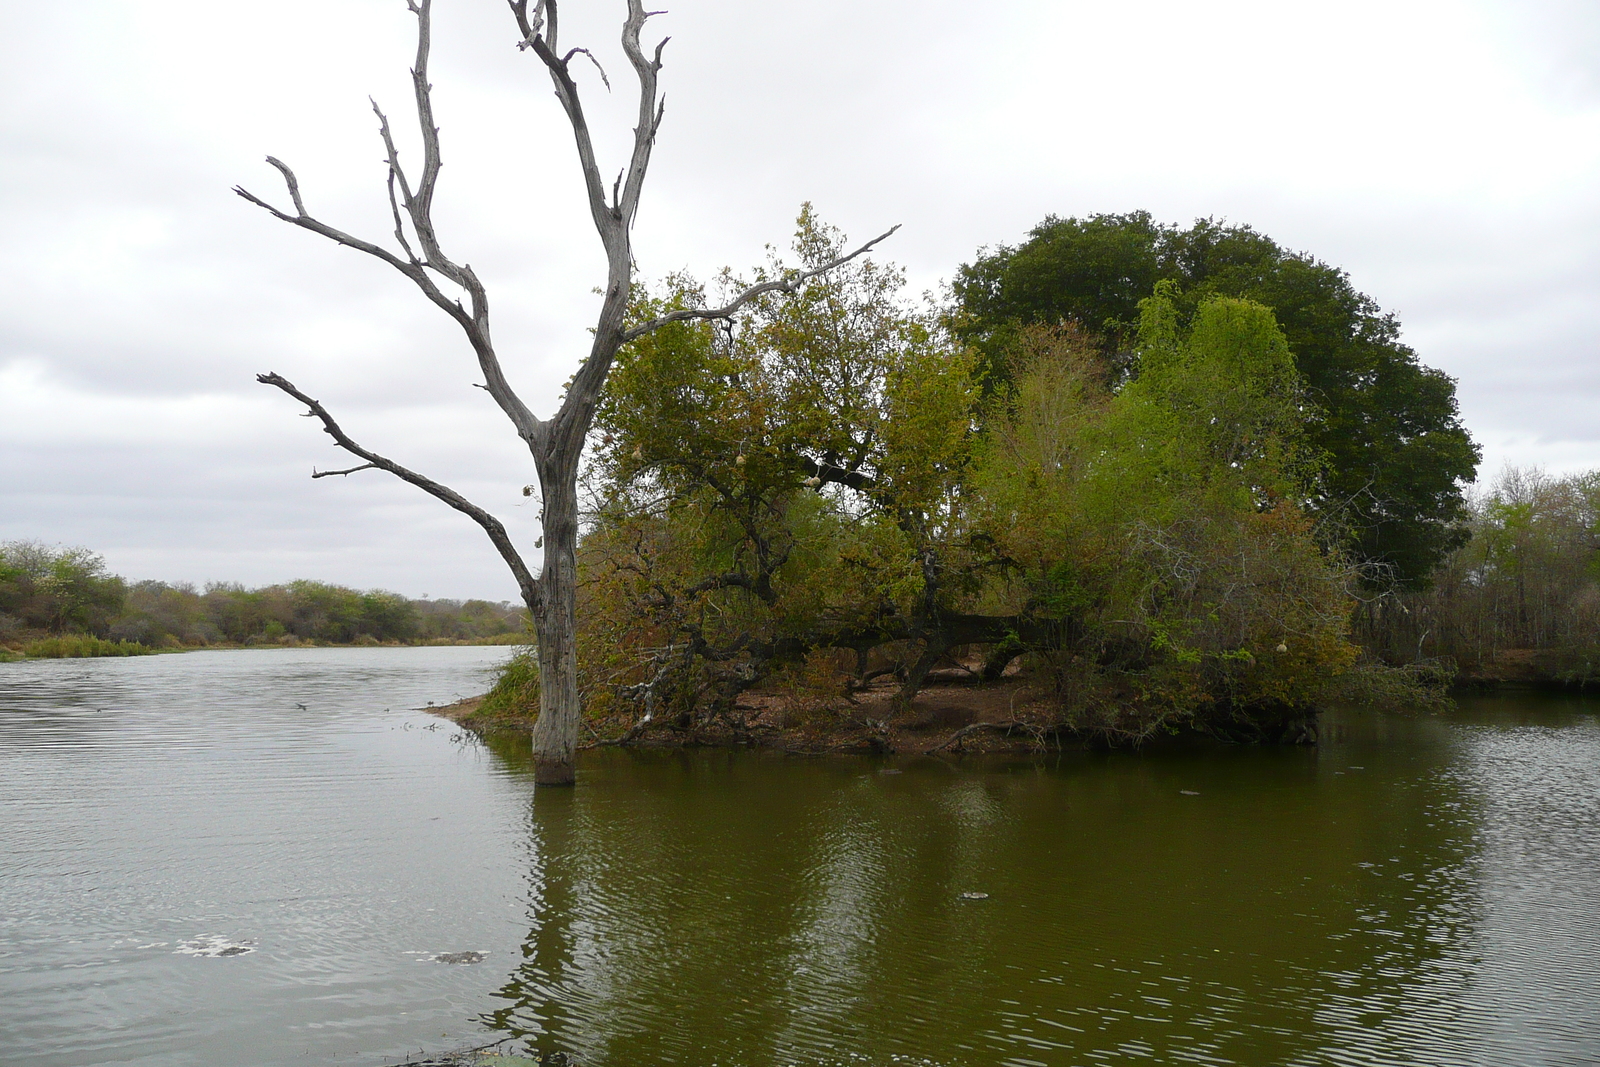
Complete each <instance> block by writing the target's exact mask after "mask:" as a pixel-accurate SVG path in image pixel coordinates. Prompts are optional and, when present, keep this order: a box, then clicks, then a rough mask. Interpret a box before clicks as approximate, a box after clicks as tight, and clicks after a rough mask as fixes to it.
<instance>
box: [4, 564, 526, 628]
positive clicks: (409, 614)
mask: <svg viewBox="0 0 1600 1067" xmlns="http://www.w3.org/2000/svg"><path fill="white" fill-rule="evenodd" d="M525 620H526V612H525V611H524V610H523V609H522V608H521V607H520V606H513V605H511V604H508V603H504V602H502V603H491V602H489V601H485V600H465V601H458V600H411V599H408V598H406V597H404V596H401V595H400V594H398V593H391V592H387V591H384V590H379V589H373V590H366V591H362V590H357V589H349V588H346V587H344V586H339V585H332V584H329V583H326V582H317V581H309V580H300V581H293V582H287V583H280V584H275V585H268V586H262V587H260V588H256V589H247V588H245V587H244V586H243V585H240V584H238V583H230V582H212V583H208V584H206V585H205V586H204V587H196V586H194V585H192V584H189V583H182V582H180V583H168V582H160V581H140V582H132V583H130V582H128V581H127V580H126V579H124V578H122V577H121V576H119V575H115V574H112V573H110V572H109V571H108V570H107V568H106V565H105V560H104V559H103V558H102V557H100V556H98V555H96V554H95V553H93V552H92V551H90V550H88V549H86V548H76V547H73V548H60V547H50V546H47V545H44V544H41V543H39V542H36V541H11V542H7V543H4V544H0V645H5V646H7V647H9V648H11V649H12V650H13V651H22V652H26V653H27V654H28V655H31V656H41V657H43V656H90V655H126V654H131V653H130V651H129V650H130V649H164V648H165V649H177V648H203V647H209V646H215V645H224V646H254V645H296V644H340V645H343V644H394V643H398V644H427V643H455V642H459V641H465V642H492V643H497V644H500V643H505V644H510V643H515V642H517V641H520V640H522V639H523V637H524V635H525V633H526V622H525Z"/></svg>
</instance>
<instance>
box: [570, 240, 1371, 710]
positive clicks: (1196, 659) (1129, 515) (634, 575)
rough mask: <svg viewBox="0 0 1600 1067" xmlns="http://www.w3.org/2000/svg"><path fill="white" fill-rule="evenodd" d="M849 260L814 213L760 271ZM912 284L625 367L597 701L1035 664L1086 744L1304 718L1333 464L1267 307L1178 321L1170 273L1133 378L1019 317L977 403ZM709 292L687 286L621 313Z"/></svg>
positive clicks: (712, 337)
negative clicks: (846, 670)
mask: <svg viewBox="0 0 1600 1067" xmlns="http://www.w3.org/2000/svg"><path fill="white" fill-rule="evenodd" d="M842 244H843V238H842V237H841V236H840V235H838V234H837V233H836V232H835V231H832V230H831V229H829V228H828V227H825V226H823V225H821V224H820V223H818V222H817V220H816V219H815V218H814V217H813V216H812V215H811V213H810V212H809V210H807V211H806V212H805V213H803V214H802V216H801V219H800V224H799V230H798V233H797V237H796V245H795V251H796V257H797V259H798V261H799V262H798V266H797V267H788V266H785V265H784V264H783V263H780V262H773V263H771V264H769V265H768V267H767V268H766V269H765V271H764V272H762V273H761V274H758V275H757V280H759V279H760V278H762V277H771V276H780V277H781V276H782V275H783V273H784V272H785V271H793V270H797V269H803V268H804V267H806V266H807V265H808V264H809V263H811V262H813V261H824V262H825V261H828V260H829V259H830V258H832V257H833V256H834V255H835V254H836V249H837V248H839V247H842ZM724 284H725V285H727V286H729V287H734V286H745V285H747V284H748V281H747V280H744V279H734V278H725V279H724ZM900 288H901V282H900V276H899V273H898V272H897V271H894V270H893V269H891V268H885V267H881V266H878V265H874V264H872V263H870V262H859V263H854V264H850V265H847V266H846V267H843V268H841V269H839V270H838V271H835V272H833V273H832V274H830V275H829V276H828V277H827V278H824V279H819V280H817V281H814V282H812V283H810V284H808V285H806V286H805V287H803V288H802V289H801V291H800V292H799V293H798V294H797V295H796V298H795V299H794V300H791V301H784V302H782V303H773V304H771V305H767V304H763V303H757V304H755V305H753V306H752V307H751V309H750V312H749V314H748V315H747V316H745V317H744V318H743V319H742V321H741V322H740V323H739V324H738V325H737V327H736V328H733V329H713V328H712V327H711V326H709V325H706V324H695V323H687V322H684V323H675V324H673V325H670V326H668V327H666V328H664V329H662V330H659V331H657V332H656V333H655V334H654V335H652V336H651V337H650V338H648V339H642V340H641V341H640V342H639V343H637V344H635V345H634V346H632V347H631V348H630V349H628V350H627V351H626V352H625V353H624V354H623V355H622V357H621V358H620V359H619V361H618V364H617V366H616V368H615V369H614V371H613V375H612V378H611V380H610V383H609V385H608V389H607V393H606V395H605V397H604V399H603V402H602V405H601V408H600V410H599V412H598V413H597V422H596V425H597V427H598V428H599V431H600V433H601V438H600V442H599V447H598V449H597V464H596V467H595V471H594V474H595V483H594V485H593V486H592V488H593V490H594V493H595V499H596V505H595V509H594V515H595V519H594V522H593V525H592V526H591V528H590V531H589V533H588V535H587V536H586V538H585V541H584V543H583V550H582V553H581V557H580V558H581V564H582V575H583V582H582V586H583V589H584V591H585V592H584V596H585V599H584V602H583V607H584V610H583V612H582V617H583V618H584V619H585V620H586V621H585V632H584V635H583V638H582V640H583V646H582V647H583V648H584V653H585V655H584V659H585V662H587V663H589V664H591V667H590V668H589V669H588V671H587V672H586V677H585V686H586V690H587V693H588V699H589V701H590V707H591V710H592V711H595V712H598V713H600V714H605V713H606V712H608V711H611V710H614V709H619V708H620V709H621V710H624V711H626V712H627V713H629V714H631V715H633V717H634V723H635V726H634V729H636V730H637V729H641V728H644V727H646V726H648V724H649V723H650V722H652V721H655V720H658V719H659V718H661V717H667V716H670V717H673V718H675V719H676V720H677V721H678V722H680V723H681V724H683V725H689V724H690V723H691V722H692V721H693V719H694V717H695V716H697V715H700V716H705V717H706V718H716V717H718V716H720V715H722V714H723V713H724V712H727V711H729V710H730V709H732V708H733V706H734V699H733V698H734V697H735V696H737V694H738V693H739V692H740V691H741V690H742V689H744V688H746V687H748V686H750V685H752V684H754V683H756V682H758V681H760V680H761V679H763V678H765V677H769V676H770V675H771V674H772V672H773V671H775V670H779V669H783V670H794V671H796V672H798V673H797V675H796V676H797V677H800V676H802V675H805V674H806V672H807V671H809V669H810V668H809V664H810V663H811V659H810V658H808V657H815V656H816V655H818V654H821V653H822V652H823V651H825V650H827V649H849V650H854V651H855V652H856V654H857V659H856V672H857V676H858V677H864V676H865V675H866V674H867V673H868V670H867V668H868V666H869V662H870V661H869V658H868V654H869V653H872V654H874V655H875V656H876V658H877V660H878V661H879V662H883V661H884V660H888V661H889V662H890V663H892V664H894V665H895V666H896V669H897V670H898V671H899V672H900V673H901V674H902V675H903V678H904V683H903V686H902V690H901V695H902V697H903V698H909V697H910V696H911V695H913V694H914V693H915V691H916V689H917V687H918V685H919V684H920V682H921V679H922V677H923V676H924V675H925V673H926V671H927V670H928V669H929V668H930V667H931V666H932V665H933V663H934V662H935V661H936V660H937V659H939V658H940V657H941V656H943V655H945V654H946V653H948V652H949V651H950V650H951V649H952V648H954V647H956V646H970V645H982V646H987V647H988V648H989V649H990V650H991V655H990V666H991V669H992V670H997V669H999V668H1001V667H1004V666H1005V664H1006V663H1007V661H1009V660H1011V659H1015V658H1016V656H1017V655H1018V654H1019V653H1022V652H1032V653H1034V654H1036V655H1042V656H1043V657H1045V661H1046V662H1047V664H1048V665H1049V669H1050V671H1052V672H1053V677H1054V678H1055V680H1056V684H1057V688H1058V691H1059V693H1060V694H1061V697H1062V700H1061V708H1062V718H1061V722H1060V723H1059V725H1062V726H1065V727H1067V728H1069V729H1075V730H1081V731H1084V732H1088V733H1098V734H1101V735H1103V736H1107V737H1112V738H1117V739H1122V740H1128V739H1139V738H1143V737H1146V736H1149V734H1151V733H1152V732H1154V731H1157V730H1160V729H1164V728H1173V727H1176V726H1178V725H1183V724H1188V725H1192V726H1196V727H1199V728H1202V729H1207V730H1211V731H1213V732H1218V733H1226V734H1228V735H1229V736H1237V737H1268V736H1270V737H1298V736H1302V735H1303V734H1304V733H1305V732H1306V731H1307V730H1308V729H1310V728H1311V727H1310V726H1308V723H1309V721H1310V720H1309V715H1310V713H1311V708H1312V706H1313V703H1314V699H1315V696H1316V694H1317V693H1318V692H1320V690H1321V687H1322V686H1323V684H1324V683H1325V681H1326V678H1327V676H1328V674H1329V673H1338V672H1339V671H1341V670H1343V669H1344V668H1345V667H1347V666H1348V665H1349V662H1350V659H1351V656H1352V654H1353V653H1352V651H1351V649H1350V646H1349V645H1348V643H1347V642H1346V641H1345V639H1344V632H1345V625H1346V615H1347V612H1348V605H1349V599H1348V597H1347V596H1346V594H1345V591H1344V588H1343V584H1342V582H1343V579H1344V578H1345V572H1344V571H1343V569H1342V565H1341V562H1340V560H1339V558H1338V556H1337V554H1334V555H1328V554H1325V553H1324V552H1323V551H1322V550H1321V549H1320V548H1319V546H1318V544H1317V542H1316V540H1315V538H1314V537H1313V536H1312V530H1313V523H1312V520H1311V518H1310V517H1309V516H1307V515H1306V513H1305V512H1304V510H1303V508H1302V506H1301V502H1302V501H1303V500H1304V499H1305V498H1306V496H1307V493H1308V485H1309V484H1310V483H1311V482H1312V481H1313V480H1314V478H1315V477H1316V476H1317V473H1318V471H1319V467H1318V463H1317V456H1318V453H1317V450H1316V449H1315V447H1314V446H1312V445H1311V444H1309V443H1308V442H1307V439H1306V438H1307V425H1306V424H1307V417H1306V411H1307V404H1306V401H1305V385H1304V381H1303V379H1302V378H1301V376H1300V374H1299V372H1298V370H1297V368H1296V366H1295V360H1294V356H1293V354H1292V352H1291V351H1290V347H1289V344H1288V341H1287V339H1286V338H1285V336H1284V334H1283V331H1282V330H1281V329H1280V328H1279V326H1278V324H1277V322H1276V320H1275V318H1274V316H1273V314H1272V312H1271V311H1270V310H1269V309H1268V308H1266V307H1264V306H1262V305H1261V304H1258V303H1255V302H1252V301H1248V300H1241V299H1236V298H1229V297H1222V296H1215V295H1213V296H1211V297H1209V298H1207V299H1205V300H1204V301H1201V302H1199V303H1198V304H1196V305H1195V306H1194V307H1193V308H1191V309H1186V308H1185V307H1184V306H1183V304H1182V303H1181V302H1182V299H1183V297H1182V294H1181V293H1180V292H1179V291H1178V289H1177V287H1176V286H1175V285H1174V284H1172V283H1170V282H1162V283H1160V284H1158V285H1157V286H1156V287H1155V295H1154V296H1148V297H1146V299H1145V300H1144V301H1143V302H1142V304H1141V306H1140V308H1139V310H1138V315H1139V318H1138V319H1137V321H1136V322H1135V323H1134V324H1133V325H1132V326H1131V327H1130V330H1131V331H1132V332H1131V333H1130V338H1129V347H1130V355H1129V358H1128V361H1127V367H1126V369H1127V371H1128V372H1129V373H1127V374H1118V373H1116V372H1114V370H1113V369H1111V368H1110V367H1108V365H1107V362H1106V360H1105V359H1104V358H1103V355H1102V353H1101V352H1100V351H1099V349H1098V347H1097V345H1096V343H1095V342H1093V341H1091V340H1090V339H1089V338H1088V336H1087V335H1086V334H1085V333H1083V332H1082V331H1078V330H1075V329H1074V328H1071V327H1059V326H1057V327H1048V326H1039V325H1032V326H1028V325H1022V326H1018V327H1017V328H1016V329H1015V330H1014V331H1013V332H1012V334H1011V337H1010V338H1009V341H1008V344H1007V345H1006V346H1005V347H1004V348H1003V349H1001V350H999V352H998V356H999V358H1001V359H1003V360H1004V361H1005V362H1004V368H1003V369H1004V374H1003V375H997V376H994V377H993V378H992V382H991V384H992V389H991V392H990V396H989V397H988V398H987V399H984V398H983V397H982V390H981V389H980V386H979V376H980V374H981V373H983V371H982V369H981V364H980V362H979V359H978V357H977V356H976V354H975V353H974V352H972V351H971V350H970V349H968V348H966V347H965V346H962V345H960V344H958V343H955V342H954V340H953V339H952V338H951V337H950V336H949V335H948V334H947V333H945V332H944V331H941V330H940V328H939V324H938V323H937V322H936V321H934V320H933V319H932V318H931V317H930V316H929V315H928V314H927V313H926V312H919V311H917V310H915V309H913V308H911V307H908V306H906V305H905V304H904V302H903V301H902V300H901V298H900V297H899V291H900ZM705 299H706V297H705V293H704V292H703V289H702V287H701V286H699V285H698V284H697V283H695V282H694V281H693V280H691V279H688V278H683V277H679V278H675V279H671V280H670V282H669V284H668V285H667V286H666V287H665V289H664V290H663V291H660V292H658V293H657V295H656V296H655V297H654V298H653V299H652V300H651V301H650V302H649V303H647V304H643V305H641V306H639V307H638V308H637V309H636V314H639V315H641V316H652V317H661V316H664V315H670V314H671V313H672V312H673V311H674V310H676V309H677V308H679V307H695V306H698V304H699V303H701V302H703V301H704V300H705ZM802 661H805V662H806V664H807V666H804V667H802V666H800V664H801V663H802ZM732 718H733V720H735V721H736V720H737V716H733V717H732Z"/></svg>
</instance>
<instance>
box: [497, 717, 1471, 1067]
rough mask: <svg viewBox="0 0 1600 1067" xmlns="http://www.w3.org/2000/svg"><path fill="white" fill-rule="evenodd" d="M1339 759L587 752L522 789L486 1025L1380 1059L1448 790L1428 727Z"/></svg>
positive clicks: (1454, 969)
mask: <svg viewBox="0 0 1600 1067" xmlns="http://www.w3.org/2000/svg"><path fill="white" fill-rule="evenodd" d="M1424 732H1426V731H1425V730H1424ZM491 747H494V748H495V749H496V751H499V750H500V748H501V746H499V745H498V744H495V745H492V746H491ZM523 747H525V743H524V746H516V747H515V748H513V749H508V750H507V751H506V752H505V753H504V755H505V758H506V759H507V760H508V762H513V763H514V764H517V763H521V762H525V759H524V755H525V753H523V751H522V748H523ZM1344 752H1346V750H1345V749H1341V748H1339V747H1338V746H1332V747H1331V748H1330V749H1327V750H1324V752H1322V753H1321V754H1320V755H1319V753H1317V752H1315V751H1306V750H1281V749H1280V750H1273V749H1264V750H1263V749H1254V750H1237V749H1236V750H1226V751H1220V752H1208V753H1200V754H1196V753H1192V752H1189V753H1170V754H1163V753H1147V754H1145V755H1142V756H1133V755H1112V756H1104V755H1076V756H1068V757H1064V758H1063V759H1062V761H1061V763H1060V764H1059V765H1057V766H1053V767H1046V766H1041V765H1038V764H1034V763H1025V762H1024V763H1016V764H1012V765H991V766H989V767H987V768H982V769H980V768H978V767H977V766H975V765H974V764H971V763H963V764H957V765H954V766H947V765H942V764H932V763H930V764H926V765H919V766H914V767H909V768H907V772H906V773H905V774H902V775H895V776H884V775H879V774H876V773H874V768H873V766H872V765H870V764H868V763H866V762H858V761H851V760H839V761H833V760H821V761H802V760H785V759H783V758H779V757H769V756H764V755H760V754H752V753H731V752H711V753H624V752H608V753H604V754H599V758H597V759H594V760H592V761H590V762H588V763H586V764H585V779H586V780H585V784H584V787H583V788H581V789H579V790H577V791H576V792H575V793H560V792H557V793H540V794H539V795H538V796H537V798H535V800H534V801H533V804H532V814H531V821H530V834H531V838H532V840H533V843H534V845H533V856H534V860H533V863H532V870H531V873H530V911H531V929H530V932H529V935H528V938H527V941H526V942H525V944H524V947H523V956H524V958H523V962H522V963H521V965H520V966H519V967H518V968H517V969H516V970H515V971H514V972H513V973H512V974H511V975H510V976H509V978H508V981H507V982H506V984H505V985H504V987H503V988H502V989H501V990H500V992H499V996H500V997H501V998H502V1000H503V1004H502V1006H500V1007H499V1008H497V1009H496V1010H494V1011H492V1012H490V1013H488V1014H486V1015H485V1016H484V1018H483V1021H484V1022H485V1023H486V1024H487V1025H489V1026H490V1027H492V1028H494V1029H496V1030H498V1031H500V1032H502V1033H505V1034H508V1035H512V1036H515V1037H518V1038H521V1039H523V1040H524V1042H525V1044H526V1045H527V1047H529V1048H530V1049H532V1050H535V1051H537V1052H539V1053H544V1052H549V1051H553V1050H555V1049H558V1048H559V1049H562V1050H565V1051H568V1052H573V1053H576V1054H577V1056H578V1058H579V1059H580V1060H581V1061H583V1062H588V1063H619V1064H621V1063H665V1062H708V1063H710V1062H724V1063H762V1062H792V1063H800V1064H821V1063H835V1062H839V1061H841V1060H844V1059H855V1060H857V1061H859V1062H867V1063H887V1062H889V1061H890V1060H891V1059H893V1058H895V1057H922V1058H927V1059H929V1060H931V1061H933V1062H936V1063H941V1064H968V1063H970V1064H978V1063H993V1062H999V1061H1002V1060H1005V1059H1007V1058H1011V1057H1026V1058H1033V1059H1043V1060H1047V1061H1052V1062H1053V1061H1054V1059H1053V1057H1058V1056H1059V1055H1061V1052H1060V1050H1063V1049H1068V1050H1072V1051H1073V1052H1074V1053H1076V1054H1078V1055H1084V1054H1088V1053H1092V1052H1102V1053H1111V1052H1115V1051H1117V1050H1121V1052H1122V1053H1124V1054H1142V1055H1148V1056H1154V1057H1155V1058H1156V1059H1157V1060H1158V1061H1173V1062H1180V1061H1184V1062H1187V1061H1198V1060H1204V1059H1205V1058H1207V1057H1211V1058H1215V1059H1220V1060H1224V1061H1229V1060H1231V1061H1233V1062H1239V1063H1260V1064H1267V1063H1271V1064H1280V1063H1294V1062H1319V1061H1320V1058H1321V1057H1324V1056H1325V1055H1326V1054H1327V1053H1329V1052H1330V1050H1334V1051H1336V1050H1343V1049H1348V1050H1349V1051H1351V1052H1352V1053H1357V1054H1358V1055H1359V1054H1372V1055H1377V1056H1379V1058H1384V1057H1385V1056H1388V1057H1390V1058H1405V1056H1406V1055H1407V1054H1408V1053H1410V1054H1415V1053H1416V1052H1417V1051H1418V1049H1419V1048H1420V1047H1423V1046H1422V1045H1421V1044H1419V1043H1420V1042H1424V1041H1425V1039H1426V1038H1427V1036H1428V1034H1429V1033H1435V1034H1437V1033H1441V1032H1443V1030H1444V1029H1448V1027H1449V1019H1448V1015H1449V1012H1450V1011H1451V1010H1453V1009H1452V1008H1451V1005H1452V1004H1454V1003H1459V998H1458V996H1457V994H1458V993H1459V989H1458V985H1459V982H1460V981H1461V980H1462V978H1463V972H1462V971H1461V962H1460V961H1462V960H1464V959H1466V958H1467V954H1466V952H1465V950H1464V947H1463V946H1464V944H1465V943H1466V942H1468V941H1469V940H1470V931H1471V930H1472V928H1473V924H1474V922H1475V921H1476V916H1477V910H1476V904H1475V901H1474V898H1473V896H1472V890H1471V886H1470V870H1471V860H1472V855H1471V849H1472V848H1473V847H1474V846H1473V844H1472V841H1473V838H1472V825H1473V819H1474V814H1473V812H1472V810H1471V809H1470V807H1469V806H1468V805H1467V804H1466V803H1465V801H1464V800H1463V799H1462V795H1461V792H1460V790H1459V787H1458V784H1457V782H1456V780H1455V779H1454V778H1453V777H1452V776H1451V775H1449V774H1447V773H1444V772H1445V765H1446V764H1447V763H1448V761H1449V759H1450V758H1451V751H1450V749H1449V748H1448V747H1447V746H1442V745H1439V744H1435V743H1434V742H1432V741H1429V740H1428V739H1427V738H1421V739H1417V738H1412V739H1411V740H1409V741H1397V742H1396V743H1394V744H1391V745H1388V746H1385V747H1384V748H1382V749H1374V750H1372V751H1363V752H1362V755H1361V757H1360V758H1355V757H1347V755H1341V753H1344ZM1344 759H1348V761H1349V762H1355V763H1360V762H1361V760H1362V759H1365V760H1366V761H1367V766H1366V770H1364V771H1361V772H1356V771H1347V773H1345V774H1342V775H1335V774H1334V773H1333V772H1334V771H1335V770H1337V769H1340V768H1339V767H1337V766H1335V764H1338V763H1339V761H1340V760H1344ZM1185 789H1187V790H1190V791H1191V792H1194V793H1197V794H1198V795H1197V796H1186V795H1184V794H1183V793H1181V792H1180V790H1185ZM1391 858H1395V859H1397V860H1398V861H1399V862H1396V863H1391V862H1390V859H1391ZM1361 864H1372V866H1360V865H1361ZM967 891H979V892H986V893H988V894H990V896H989V898H988V899H987V900H982V901H963V900H961V899H960V894H961V893H962V892H967ZM1430 1011H1431V1012H1434V1015H1432V1016H1430V1015H1429V1012H1430ZM1430 1028H1431V1029H1430Z"/></svg>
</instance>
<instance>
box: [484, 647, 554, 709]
mask: <svg viewBox="0 0 1600 1067" xmlns="http://www.w3.org/2000/svg"><path fill="white" fill-rule="evenodd" d="M538 707H539V659H538V655H537V653H536V652H535V651H534V650H533V649H532V648H523V649H520V650H518V651H517V653H516V654H515V655H513V656H512V657H511V658H510V659H508V660H507V661H506V662H505V663H504V664H502V665H501V667H500V670H499V671H498V672H497V674H496V677H495V683H494V686H493V687H492V688H491V689H490V690H489V692H488V693H487V694H485V695H484V698H483V703H482V704H480V705H479V706H478V710H477V712H476V713H475V714H476V715H477V716H480V717H484V718H488V719H494V718H499V717H507V718H509V717H522V716H526V715H528V714H530V713H532V712H535V711H537V709H538Z"/></svg>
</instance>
